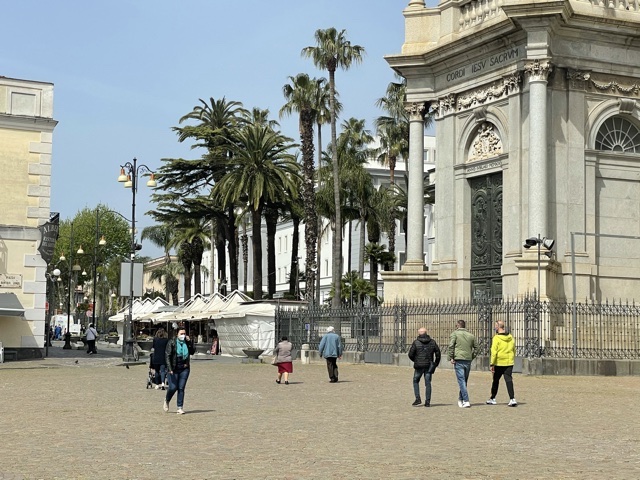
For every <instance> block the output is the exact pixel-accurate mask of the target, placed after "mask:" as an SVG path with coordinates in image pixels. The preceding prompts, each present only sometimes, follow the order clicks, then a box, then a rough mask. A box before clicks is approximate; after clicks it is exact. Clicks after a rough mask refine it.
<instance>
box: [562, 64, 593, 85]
mask: <svg viewBox="0 0 640 480" xmlns="http://www.w3.org/2000/svg"><path fill="white" fill-rule="evenodd" d="M566 76H567V80H569V86H570V87H571V88H580V89H583V88H585V87H586V86H587V83H588V82H589V79H590V78H591V72H590V71H586V70H574V69H572V68H568V69H567V73H566Z"/></svg>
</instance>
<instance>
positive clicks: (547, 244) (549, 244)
mask: <svg viewBox="0 0 640 480" xmlns="http://www.w3.org/2000/svg"><path fill="white" fill-rule="evenodd" d="M555 244H556V241H555V240H554V239H552V238H546V237H545V238H543V239H542V246H543V247H544V248H546V249H547V250H551V249H552V248H553V246H554V245H555Z"/></svg>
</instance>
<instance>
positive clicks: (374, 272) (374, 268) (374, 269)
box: [369, 255, 378, 307]
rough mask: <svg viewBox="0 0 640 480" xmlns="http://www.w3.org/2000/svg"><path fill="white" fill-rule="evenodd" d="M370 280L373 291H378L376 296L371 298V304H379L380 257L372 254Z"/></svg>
mask: <svg viewBox="0 0 640 480" xmlns="http://www.w3.org/2000/svg"><path fill="white" fill-rule="evenodd" d="M369 268H370V270H371V271H370V273H369V282H370V283H371V286H372V287H373V291H374V292H375V293H376V296H375V297H374V298H372V299H371V306H372V307H375V306H377V305H378V259H377V258H376V257H375V256H373V255H371V256H370V257H369Z"/></svg>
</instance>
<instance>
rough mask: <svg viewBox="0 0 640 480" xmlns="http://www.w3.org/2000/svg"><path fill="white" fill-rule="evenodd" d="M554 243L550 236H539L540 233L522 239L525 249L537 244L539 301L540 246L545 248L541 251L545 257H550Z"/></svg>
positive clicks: (538, 297)
mask: <svg viewBox="0 0 640 480" xmlns="http://www.w3.org/2000/svg"><path fill="white" fill-rule="evenodd" d="M555 243H556V241H555V240H553V239H552V238H547V237H542V238H540V234H538V236H537V237H529V238H527V239H526V240H525V241H524V245H523V246H524V248H526V249H527V250H529V249H530V248H531V247H533V246H534V245H537V246H538V291H537V292H538V293H537V300H538V301H540V255H541V249H540V247H541V246H543V247H544V248H545V249H546V250H545V251H544V252H542V253H544V255H545V256H546V257H548V258H551V256H552V255H553V252H552V251H551V249H552V248H553V246H554V245H555Z"/></svg>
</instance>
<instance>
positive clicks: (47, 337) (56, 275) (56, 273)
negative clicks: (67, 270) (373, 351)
mask: <svg viewBox="0 0 640 480" xmlns="http://www.w3.org/2000/svg"><path fill="white" fill-rule="evenodd" d="M60 273H61V272H60V269H58V268H54V269H53V271H52V272H51V273H49V272H47V273H46V274H45V275H46V277H47V280H48V282H47V287H48V288H49V295H48V299H47V303H48V307H49V308H48V311H47V316H48V317H49V321H48V322H47V325H48V328H45V332H44V346H45V349H44V356H45V357H48V356H49V347H50V346H51V334H50V332H51V319H52V318H53V311H54V309H55V307H54V301H55V295H54V292H55V288H56V283H57V280H60Z"/></svg>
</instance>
